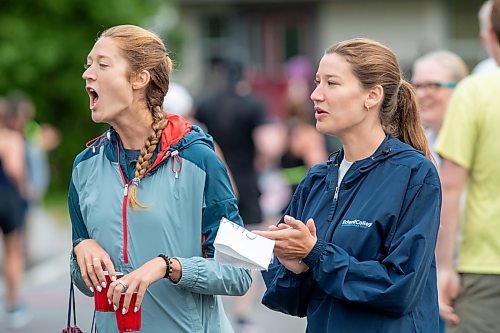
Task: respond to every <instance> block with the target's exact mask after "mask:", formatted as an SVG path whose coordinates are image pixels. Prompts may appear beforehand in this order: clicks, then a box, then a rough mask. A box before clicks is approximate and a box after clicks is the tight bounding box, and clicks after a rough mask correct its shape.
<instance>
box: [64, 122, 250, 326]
mask: <svg viewBox="0 0 500 333" xmlns="http://www.w3.org/2000/svg"><path fill="white" fill-rule="evenodd" d="M168 119H169V122H168V127H167V128H166V130H164V133H163V136H162V141H161V144H159V147H158V149H157V151H156V153H155V156H153V159H152V160H154V161H155V162H154V163H153V164H152V165H153V168H152V170H151V171H149V173H148V174H147V175H146V177H145V178H144V179H143V180H142V181H141V183H140V186H139V187H138V188H137V198H138V200H139V201H140V202H141V203H143V204H146V205H149V206H150V208H148V209H139V210H137V211H135V212H133V211H132V210H130V209H129V208H128V207H127V206H126V194H127V192H128V191H127V190H126V188H128V186H127V185H125V184H128V185H130V180H131V179H132V178H133V175H134V169H135V167H134V165H133V164H130V165H127V164H128V162H127V161H126V158H125V153H124V150H123V147H122V145H121V141H120V139H119V137H118V134H117V133H116V132H115V131H114V130H113V129H110V130H109V131H108V132H106V133H105V134H104V135H103V136H101V137H99V138H98V139H97V140H96V141H95V142H94V143H93V144H92V145H91V146H90V147H89V148H87V149H85V150H84V151H83V152H82V153H80V154H79V155H78V156H77V158H76V160H75V163H74V166H73V173H72V178H71V184H70V188H69V200H68V201H69V211H70V216H71V222H72V226H73V241H75V240H77V239H79V238H92V239H95V240H96V241H97V242H98V243H99V245H101V246H102V247H103V248H104V250H105V251H106V252H107V253H108V254H109V255H110V257H111V260H112V261H113V264H114V266H115V269H116V270H117V271H122V272H124V274H127V273H130V272H131V271H133V270H135V269H137V268H139V267H140V266H141V265H143V264H144V263H146V262H147V261H149V260H151V259H153V258H155V257H157V256H158V254H160V253H163V254H166V255H167V256H173V257H177V258H178V259H179V260H180V262H181V264H182V278H181V280H180V281H179V282H178V283H177V284H173V283H172V282H170V281H168V280H166V279H161V280H159V281H157V282H155V283H153V284H152V285H151V286H150V287H149V288H148V290H147V293H146V295H145V297H144V300H143V303H142V328H141V332H144V333H156V332H189V333H195V332H233V329H232V328H231V325H230V323H229V321H228V319H227V317H226V315H225V313H224V309H223V307H222V302H221V297H220V296H218V295H243V294H244V293H245V292H246V291H247V290H248V288H249V287H250V284H251V277H250V274H249V272H248V271H246V270H244V269H239V268H233V267H230V266H224V265H220V264H218V263H216V262H215V261H214V260H213V259H212V258H213V253H214V247H213V241H214V239H215V235H216V233H217V230H218V227H219V221H220V219H221V218H222V217H226V218H228V219H230V220H232V221H234V222H236V223H239V224H241V225H242V224H243V223H242V220H241V217H240V216H239V214H238V208H237V203H236V199H235V197H234V194H233V192H232V189H231V185H230V182H229V178H228V176H227V172H226V169H225V167H224V165H223V164H222V163H221V161H220V160H219V159H218V158H217V156H216V155H215V153H214V151H213V145H212V140H211V138H210V136H208V135H206V134H205V133H203V132H202V131H201V129H199V128H198V127H196V126H191V125H189V124H188V123H187V122H185V121H184V119H182V118H180V117H178V116H172V115H169V116H168ZM169 143H170V144H169ZM169 146H170V147H169ZM167 148H168V149H167ZM118 160H119V161H120V167H118V163H117V161H118ZM120 169H121V170H120ZM123 210H124V211H125V213H123ZM71 274H72V277H73V279H74V281H75V285H76V286H77V287H78V288H79V289H80V290H81V291H82V292H83V293H84V294H86V295H88V296H92V293H91V292H90V290H89V289H88V288H87V287H86V285H85V284H84V282H83V280H82V277H81V273H80V270H79V267H78V264H77V263H76V261H75V260H72V261H71ZM96 324H97V329H98V331H99V332H101V333H107V332H117V326H116V320H115V314H114V313H99V312H98V313H96Z"/></svg>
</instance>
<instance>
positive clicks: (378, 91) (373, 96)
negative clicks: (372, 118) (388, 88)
mask: <svg viewBox="0 0 500 333" xmlns="http://www.w3.org/2000/svg"><path fill="white" fill-rule="evenodd" d="M382 98H384V89H383V88H382V86H381V85H380V84H377V85H376V86H374V87H373V88H371V89H370V91H369V92H368V95H367V96H366V99H365V108H366V109H367V110H370V109H371V108H373V107H374V106H375V105H377V104H379V103H381V102H382Z"/></svg>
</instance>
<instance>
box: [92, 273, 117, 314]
mask: <svg viewBox="0 0 500 333" xmlns="http://www.w3.org/2000/svg"><path fill="white" fill-rule="evenodd" d="M104 275H105V277H106V288H102V290H101V291H100V292H99V291H97V290H96V289H95V287H94V306H95V310H96V311H99V312H114V311H115V310H114V309H113V304H112V303H111V304H109V303H108V288H109V284H110V283H111V277H110V276H109V274H108V272H107V271H104ZM122 276H123V273H118V272H117V273H116V279H119V278H120V277H122ZM101 287H102V286H101Z"/></svg>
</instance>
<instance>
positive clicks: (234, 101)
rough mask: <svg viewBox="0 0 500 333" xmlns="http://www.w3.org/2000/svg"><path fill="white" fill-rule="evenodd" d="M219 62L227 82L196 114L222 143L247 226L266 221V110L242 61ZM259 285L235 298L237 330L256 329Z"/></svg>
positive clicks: (211, 94) (203, 102)
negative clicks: (253, 317) (262, 145)
mask: <svg viewBox="0 0 500 333" xmlns="http://www.w3.org/2000/svg"><path fill="white" fill-rule="evenodd" d="M217 65H218V66H220V68H221V69H222V72H223V73H224V74H225V82H224V84H222V85H221V86H220V87H219V88H218V89H216V90H215V91H214V92H212V93H210V94H207V95H206V96H203V97H202V98H201V99H200V101H199V103H198V105H197V107H196V112H195V117H196V119H197V120H198V121H200V122H201V123H202V124H204V125H205V126H206V127H207V131H208V133H209V134H210V135H212V136H213V137H214V140H215V141H216V142H217V143H218V144H219V145H220V148H221V150H222V153H223V154H224V157H225V158H226V162H227V165H228V166H229V169H230V170H231V173H232V175H233V177H234V181H235V183H236V187H237V188H238V193H239V197H238V208H239V211H240V214H241V217H242V219H243V222H244V223H245V227H247V228H248V226H249V225H253V226H255V225H259V224H261V223H262V222H263V215H262V209H261V207H260V203H259V198H260V189H259V187H258V171H257V166H256V160H257V152H258V147H256V143H255V142H256V137H257V136H258V135H259V131H260V130H261V129H262V128H263V127H264V125H265V123H266V110H265V106H264V104H263V102H262V101H261V100H260V99H259V98H257V96H256V95H255V94H254V93H252V91H251V89H250V85H249V83H248V82H247V81H246V80H245V75H244V70H245V69H244V67H243V64H242V63H241V62H239V61H236V60H232V59H224V60H223V61H222V62H220V63H218V64H217ZM254 274H258V273H256V272H255V273H254ZM256 288H258V287H257V286H256V283H254V284H253V285H252V288H251V289H250V290H249V292H248V293H247V294H246V295H245V296H243V297H240V298H238V299H237V300H236V304H235V309H234V313H235V317H236V323H237V325H238V328H237V331H238V332H241V333H244V332H251V331H252V330H253V331H255V330H256V329H257V328H256V327H255V325H254V324H253V323H250V322H249V318H248V317H249V315H250V311H251V305H252V304H253V299H254V297H255V294H256Z"/></svg>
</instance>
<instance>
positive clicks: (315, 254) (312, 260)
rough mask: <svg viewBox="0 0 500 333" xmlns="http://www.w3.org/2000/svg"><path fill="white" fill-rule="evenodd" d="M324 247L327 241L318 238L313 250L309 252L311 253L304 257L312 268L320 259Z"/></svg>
mask: <svg viewBox="0 0 500 333" xmlns="http://www.w3.org/2000/svg"><path fill="white" fill-rule="evenodd" d="M324 249H325V241H323V240H321V239H318V240H317V241H316V244H314V246H313V248H312V250H311V252H309V254H308V255H307V256H306V257H305V258H304V259H302V261H303V262H304V264H306V265H307V267H309V268H312V267H313V266H314V265H316V263H317V262H318V261H319V257H320V255H321V253H322V252H323V250H324Z"/></svg>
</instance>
